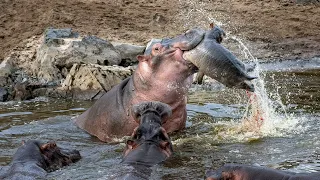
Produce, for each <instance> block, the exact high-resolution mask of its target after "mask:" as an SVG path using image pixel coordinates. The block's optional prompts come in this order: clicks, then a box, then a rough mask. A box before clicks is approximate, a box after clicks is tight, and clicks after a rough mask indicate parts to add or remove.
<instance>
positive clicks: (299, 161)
mask: <svg viewBox="0 0 320 180" xmlns="http://www.w3.org/2000/svg"><path fill="white" fill-rule="evenodd" d="M263 68H264V67H263V66H262V70H264V69H263ZM262 76H263V78H264V80H265V83H266V84H265V85H266V89H268V91H267V92H269V96H270V97H271V99H272V98H279V97H280V99H281V100H282V102H283V103H284V104H285V108H286V111H287V113H288V114H289V115H291V116H294V117H295V119H298V120H299V122H298V123H297V124H295V127H296V130H292V129H288V130H287V131H286V132H285V133H282V134H275V135H267V136H256V135H255V134H254V133H252V132H250V131H247V132H246V131H239V127H240V126H241V119H242V117H243V113H244V111H245V109H246V106H247V102H248V97H247V95H246V93H245V92H243V91H240V90H234V89H223V90H219V91H217V90H215V91H208V90H201V89H197V90H196V91H191V92H190V93H189V100H188V105H187V111H188V120H187V128H186V129H185V130H184V131H181V132H178V133H176V134H172V135H171V138H172V141H173V144H174V150H175V153H174V155H173V157H171V158H170V159H169V160H168V161H166V162H165V163H164V164H161V165H158V166H156V167H155V168H154V169H153V173H152V179H202V178H203V175H204V172H205V170H207V169H211V168H217V167H219V166H221V165H223V164H224V163H246V164H260V165H265V166H270V167H273V168H279V169H288V170H290V171H295V172H312V171H320V167H319V166H320V162H319V157H320V146H319V145H320V140H319V138H318V137H319V135H320V131H319V127H320V122H319V121H318V120H319V117H320V108H319V106H318V104H319V102H320V95H319V94H318V93H317V89H319V88H320V80H319V79H320V77H319V76H320V73H319V70H318V69H310V70H308V69H303V70H297V69H296V70H292V71H287V70H286V71H284V72H278V71H271V70H270V69H266V71H263V74H262ZM275 95H279V97H278V96H275ZM92 104H93V102H90V101H66V100H51V99H46V98H39V99H35V100H32V101H24V102H7V103H2V104H0V129H1V132H0V147H1V148H0V165H1V166H5V165H7V164H8V163H9V162H10V160H11V157H12V155H13V154H14V152H15V151H16V149H17V147H18V146H20V143H21V141H22V140H26V139H41V140H43V141H48V140H56V141H57V142H58V144H60V145H61V146H62V147H66V148H75V149H78V150H80V152H81V155H82V156H83V159H82V160H80V161H79V162H77V163H75V164H73V165H71V166H68V167H65V168H63V169H61V170H59V171H56V172H52V173H50V174H49V176H48V178H49V179H50V178H51V179H99V178H101V179H110V177H112V175H113V174H116V173H117V172H119V171H126V168H124V167H122V166H121V165H120V164H119V163H120V161H121V154H122V149H123V148H124V143H119V144H105V143H102V142H100V141H98V140H97V139H96V138H93V137H91V136H89V135H88V134H86V133H85V132H84V131H82V130H80V129H78V128H77V127H75V126H74V124H73V123H72V118H74V117H75V116H77V115H79V114H80V113H82V112H83V111H84V110H85V109H87V108H89V107H90V106H91V105H92ZM279 111H280V112H281V109H279ZM283 124H285V123H283Z"/></svg>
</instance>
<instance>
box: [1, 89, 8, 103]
mask: <svg viewBox="0 0 320 180" xmlns="http://www.w3.org/2000/svg"><path fill="white" fill-rule="evenodd" d="M7 98H8V91H7V90H6V89H5V88H3V87H0V102H4V101H6V100H7Z"/></svg>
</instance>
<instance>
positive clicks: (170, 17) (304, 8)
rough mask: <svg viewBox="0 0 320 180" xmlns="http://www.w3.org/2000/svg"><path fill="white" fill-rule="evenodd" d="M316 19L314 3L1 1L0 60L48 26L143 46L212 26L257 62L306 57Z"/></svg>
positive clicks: (318, 35)
mask: <svg viewBox="0 0 320 180" xmlns="http://www.w3.org/2000/svg"><path fill="white" fill-rule="evenodd" d="M35 7H36V8H35ZM319 19H320V6H319V1H318V0H276V1H258V0H247V1H241V0H229V1H222V0H219V1H211V0H189V1H165V0H137V1H131V0H116V1H107V2H105V1H101V0H61V1H49V0H41V1H40V0H34V1H32V2H30V1H26V0H4V1H1V2H0V32H1V34H0V41H1V43H0V61H2V60H3V59H4V58H5V57H6V56H8V55H9V54H10V52H11V51H13V50H19V49H20V48H21V47H24V46H25V43H26V42H25V40H26V39H29V38H31V37H33V36H37V37H39V36H40V35H41V34H42V33H43V31H44V30H45V29H46V28H48V27H56V28H73V29H74V30H75V31H76V32H79V33H80V35H95V36H98V37H101V38H103V39H107V40H110V41H120V42H128V43H134V44H139V45H143V44H146V43H147V42H148V41H149V40H150V39H151V38H161V37H169V36H173V35H176V34H179V33H181V32H183V31H185V30H186V29H189V28H190V27H193V26H202V27H206V26H207V25H208V24H209V23H210V22H211V21H215V22H219V23H221V27H222V28H224V29H225V30H226V32H227V33H229V34H231V35H234V36H237V37H239V38H241V39H242V40H243V41H244V42H245V43H246V44H249V48H250V49H251V50H252V51H253V52H254V55H255V56H256V57H258V58H260V59H270V58H271V59H272V58H285V59H288V58H290V59H293V58H309V57H314V56H318V55H319V52H320V45H319V44H320V30H319V29H320V22H319Z"/></svg>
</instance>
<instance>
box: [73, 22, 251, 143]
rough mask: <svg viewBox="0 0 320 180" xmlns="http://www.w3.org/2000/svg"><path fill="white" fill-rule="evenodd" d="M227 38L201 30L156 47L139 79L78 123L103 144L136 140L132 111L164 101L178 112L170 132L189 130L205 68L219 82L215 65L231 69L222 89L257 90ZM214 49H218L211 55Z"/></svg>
mask: <svg viewBox="0 0 320 180" xmlns="http://www.w3.org/2000/svg"><path fill="white" fill-rule="evenodd" d="M222 35H223V33H222V30H221V29H219V28H218V27H215V28H214V29H212V30H210V31H204V30H202V29H199V28H195V29H192V30H189V31H187V32H186V33H185V34H183V35H180V36H177V37H176V38H172V39H165V40H163V41H161V42H160V43H155V44H153V45H152V46H151V49H147V51H148V52H147V54H145V55H139V56H137V59H138V61H139V64H138V66H137V68H136V71H135V72H134V74H133V75H132V76H131V77H129V78H127V79H125V80H124V81H122V82H121V83H120V84H119V85H117V86H115V87H113V88H112V89H111V90H110V91H108V92H107V93H106V94H104V95H103V96H102V97H101V98H100V99H99V100H97V102H96V103H95V104H94V105H93V106H92V107H91V108H89V109H88V110H87V111H85V112H84V113H83V114H81V115H80V116H79V117H77V118H76V119H75V123H76V124H77V125H78V126H79V127H80V128H82V129H84V130H85V131H87V132H88V133H89V134H91V135H94V136H97V137H98V138H99V139H100V140H101V141H105V142H110V141H113V138H119V137H123V136H126V135H130V134H131V133H132V132H133V130H134V129H135V128H136V127H137V126H138V125H139V123H138V122H137V121H136V120H135V119H134V116H133V112H132V111H131V107H132V105H134V104H137V103H139V102H142V101H160V102H163V103H166V104H168V105H169V106H170V107H171V108H172V116H171V118H170V119H168V120H167V121H166V122H164V123H163V127H164V129H165V130H166V131H167V132H168V133H170V132H173V131H177V130H181V129H183V128H185V123H186V118H187V112H186V103H187V99H186V98H187V93H188V89H189V87H190V85H191V83H192V75H193V74H194V73H195V72H197V71H198V69H199V68H200V69H203V72H204V73H205V74H206V75H208V76H212V77H213V78H215V77H217V76H219V75H217V72H215V71H211V70H210V68H213V69H215V70H216V69H217V68H218V67H217V65H216V64H215V63H211V61H220V62H219V63H218V65H219V68H220V69H226V70H225V71H224V72H223V75H221V76H223V77H224V79H225V78H226V77H229V78H230V79H228V80H224V81H222V83H227V84H226V85H227V86H229V87H236V88H243V89H247V90H249V91H253V89H254V88H253V85H252V84H250V82H249V81H250V80H251V79H253V78H252V77H250V76H248V75H247V74H246V73H245V68H244V65H243V64H242V63H240V62H239V61H238V60H237V59H236V58H235V57H234V56H231V55H230V54H231V53H230V52H229V51H228V50H227V49H225V48H224V47H223V46H221V45H219V43H220V40H221V39H222V37H221V36H222ZM207 41H210V42H211V43H212V44H214V46H208V47H206V46H205V45H204V46H203V42H205V43H206V44H207ZM200 45H201V47H198V46H200ZM212 47H213V48H216V49H210V48H212ZM199 49H204V51H200V50H199ZM186 53H191V54H194V53H196V54H199V56H197V58H194V57H193V56H190V59H188V58H189V55H185V54H186ZM201 54H202V56H201ZM208 54H211V56H208ZM184 56H185V57H186V58H184ZM211 57H214V58H211ZM229 61H231V62H233V63H229ZM222 62H225V63H224V64H225V65H223V63H222ZM229 66H235V67H233V68H229ZM204 67H206V68H204ZM218 72H219V73H220V72H221V71H220V70H219V71H218ZM228 83H229V84H228Z"/></svg>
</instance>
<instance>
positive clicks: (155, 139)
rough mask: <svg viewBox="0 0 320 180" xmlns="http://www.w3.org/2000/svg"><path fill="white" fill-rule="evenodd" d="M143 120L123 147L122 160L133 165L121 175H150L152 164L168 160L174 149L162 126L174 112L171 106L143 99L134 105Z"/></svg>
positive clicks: (130, 177) (139, 119) (133, 177)
mask: <svg viewBox="0 0 320 180" xmlns="http://www.w3.org/2000/svg"><path fill="white" fill-rule="evenodd" d="M132 111H133V115H134V118H135V119H136V120H137V122H139V126H138V127H137V128H135V130H134V132H133V133H132V136H131V139H129V140H127V143H126V147H125V149H124V151H123V159H122V162H121V163H122V164H124V165H126V166H131V167H133V169H134V170H132V171H130V172H125V171H123V172H122V174H120V176H121V178H117V179H130V180H131V179H149V177H150V175H151V174H150V173H151V170H150V168H151V167H152V166H154V165H156V164H159V163H161V162H163V161H165V160H166V159H167V158H169V157H170V156H171V154H172V153H173V149H172V144H171V141H170V138H169V136H168V134H167V133H166V130H165V129H164V128H163V127H162V123H164V122H165V121H166V120H167V119H168V117H170V115H171V107H170V106H169V105H167V104H164V103H161V102H156V101H152V102H142V103H139V104H137V105H134V106H133V108H132Z"/></svg>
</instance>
